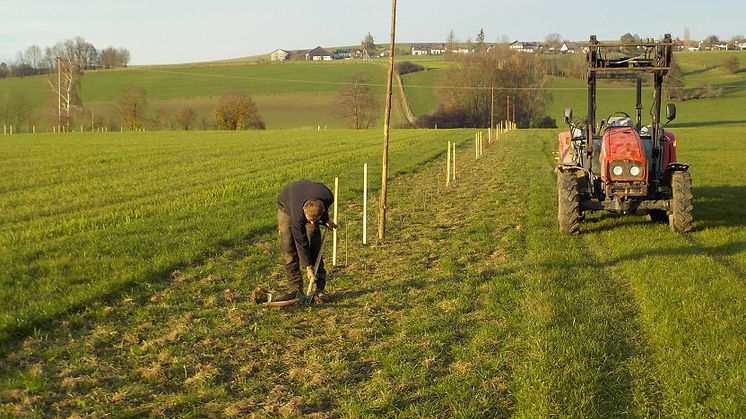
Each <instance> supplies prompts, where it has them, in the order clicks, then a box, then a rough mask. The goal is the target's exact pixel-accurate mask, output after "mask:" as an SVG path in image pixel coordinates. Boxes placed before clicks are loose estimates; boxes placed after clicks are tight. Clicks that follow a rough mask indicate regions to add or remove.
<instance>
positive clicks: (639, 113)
mask: <svg viewBox="0 0 746 419" xmlns="http://www.w3.org/2000/svg"><path fill="white" fill-rule="evenodd" d="M636 103H637V105H636V108H635V109H637V132H640V130H641V129H642V79H641V78H640V77H638V78H637V102H636Z"/></svg>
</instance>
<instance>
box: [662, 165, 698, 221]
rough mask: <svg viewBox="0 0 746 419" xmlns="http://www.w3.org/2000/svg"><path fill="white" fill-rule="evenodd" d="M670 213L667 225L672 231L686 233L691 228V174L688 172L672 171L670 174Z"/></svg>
mask: <svg viewBox="0 0 746 419" xmlns="http://www.w3.org/2000/svg"><path fill="white" fill-rule="evenodd" d="M671 191H672V195H673V197H672V198H671V214H670V215H669V217H668V225H669V227H671V230H672V231H675V232H677V233H687V232H689V231H691V230H692V209H693V207H694V206H693V204H692V200H693V195H692V176H691V175H690V174H689V172H674V173H673V174H672V175H671Z"/></svg>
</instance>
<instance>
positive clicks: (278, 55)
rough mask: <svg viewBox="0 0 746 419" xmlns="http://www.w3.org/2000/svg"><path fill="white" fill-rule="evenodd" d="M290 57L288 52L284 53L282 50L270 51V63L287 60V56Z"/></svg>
mask: <svg viewBox="0 0 746 419" xmlns="http://www.w3.org/2000/svg"><path fill="white" fill-rule="evenodd" d="M289 55H290V52H289V51H286V50H284V49H276V50H274V51H272V55H271V58H270V59H271V60H272V61H285V60H287V59H288V56H289Z"/></svg>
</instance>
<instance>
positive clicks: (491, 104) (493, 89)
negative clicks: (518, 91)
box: [489, 83, 495, 144]
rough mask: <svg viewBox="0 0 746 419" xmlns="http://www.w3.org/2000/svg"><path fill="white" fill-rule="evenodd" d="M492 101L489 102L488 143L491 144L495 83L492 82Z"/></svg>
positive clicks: (493, 125) (493, 124) (493, 123)
mask: <svg viewBox="0 0 746 419" xmlns="http://www.w3.org/2000/svg"><path fill="white" fill-rule="evenodd" d="M491 87H492V89H491V90H492V101H491V103H490V139H489V141H490V144H492V129H493V128H494V127H495V84H494V83H493V84H492V86H491Z"/></svg>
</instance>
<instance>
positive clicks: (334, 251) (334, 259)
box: [332, 177, 339, 266]
mask: <svg viewBox="0 0 746 419" xmlns="http://www.w3.org/2000/svg"><path fill="white" fill-rule="evenodd" d="M338 203H339V178H338V177H335V178H334V224H337V214H338V213H339V211H337V209H338V207H337V204H338ZM337 228H339V227H337ZM332 237H333V238H334V242H333V245H332V266H337V229H336V228H335V229H334V233H333V235H332Z"/></svg>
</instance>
